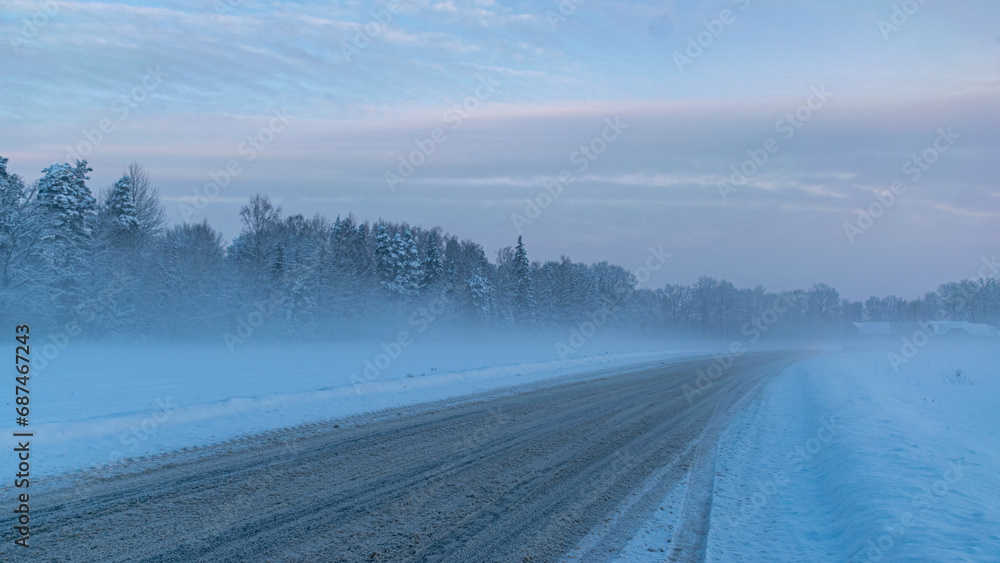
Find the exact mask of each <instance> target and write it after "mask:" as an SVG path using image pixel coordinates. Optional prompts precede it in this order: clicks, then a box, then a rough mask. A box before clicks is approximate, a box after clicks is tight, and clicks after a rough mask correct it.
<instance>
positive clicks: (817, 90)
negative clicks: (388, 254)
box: [0, 0, 1000, 299]
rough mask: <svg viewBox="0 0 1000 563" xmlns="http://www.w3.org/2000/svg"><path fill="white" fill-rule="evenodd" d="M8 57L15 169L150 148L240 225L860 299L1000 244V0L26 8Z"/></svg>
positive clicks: (152, 167)
mask: <svg viewBox="0 0 1000 563" xmlns="http://www.w3.org/2000/svg"><path fill="white" fill-rule="evenodd" d="M0 51H3V56H2V57H0V84H2V88H0V131H2V134H0V156H5V157H8V158H10V164H9V168H10V169H11V170H12V171H14V172H16V173H19V174H21V175H22V176H23V177H25V178H26V179H28V180H33V179H35V178H37V177H38V176H39V174H40V171H41V169H42V168H44V167H45V166H48V165H49V164H52V163H54V162H65V161H68V160H72V159H74V158H78V157H81V158H86V159H88V160H89V162H90V165H91V166H92V167H93V168H94V172H93V174H92V180H91V185H92V187H93V188H94V189H95V190H99V189H101V188H104V187H105V186H107V185H110V183H111V182H113V181H114V180H115V179H116V177H117V176H118V175H120V174H121V172H122V170H123V169H124V168H125V167H126V166H127V165H128V163H130V162H133V161H137V162H139V163H140V164H141V165H142V166H144V167H145V168H146V169H147V170H148V171H149V172H150V174H151V176H152V178H153V180H154V182H155V184H156V186H157V187H158V188H159V189H160V191H161V194H162V196H163V199H164V203H165V204H166V206H167V209H168V212H169V214H170V217H171V219H172V220H173V221H175V222H181V221H184V220H189V221H201V220H202V219H206V218H207V219H208V220H209V221H210V222H211V223H212V224H213V225H214V226H216V227H217V228H219V229H220V230H222V231H223V233H224V234H225V236H226V237H227V239H228V238H232V237H233V236H235V235H236V234H237V233H238V232H239V228H240V227H239V222H238V210H239V207H240V205H242V203H243V202H245V201H246V200H247V199H248V198H249V196H250V195H252V194H253V193H256V192H263V193H266V194H268V195H270V196H271V197H272V198H273V199H275V200H277V201H278V202H279V203H280V205H281V206H282V207H283V208H284V211H285V213H286V214H292V213H302V214H305V215H312V214H314V213H322V214H325V215H327V216H329V217H334V216H336V215H346V214H349V213H353V214H354V215H355V216H356V217H357V218H358V219H361V220H377V219H379V218H385V219H389V220H393V221H406V222H409V223H415V224H420V225H423V226H435V225H439V226H441V227H442V228H443V229H444V230H445V231H447V232H450V233H453V234H457V235H459V236H462V237H467V238H471V239H474V240H476V241H478V242H480V243H482V244H483V245H484V246H485V248H486V250H487V252H488V253H490V254H491V255H492V254H493V253H494V252H495V251H496V250H497V249H498V248H500V247H503V246H507V245H510V244H513V243H514V242H515V241H516V238H517V236H518V234H519V233H520V234H523V235H524V237H525V241H526V244H527V246H528V250H529V255H530V257H531V258H532V259H535V260H546V259H557V258H558V257H559V256H560V255H568V256H570V257H571V258H572V259H574V260H578V261H586V262H592V261H600V260H608V261H612V262H615V263H618V264H621V265H622V266H624V267H626V268H629V269H635V268H638V267H640V266H641V265H642V264H643V261H644V260H645V259H646V257H647V256H648V253H649V248H650V247H655V248H660V247H661V246H662V247H663V249H664V250H665V251H666V252H670V253H672V258H671V259H670V261H669V262H668V264H667V266H666V267H665V268H663V269H662V270H660V271H659V272H657V273H656V276H655V277H654V278H653V279H652V280H651V281H650V283H651V284H653V285H662V284H665V283H690V282H692V281H694V280H695V279H696V278H697V277H698V276H699V275H712V276H716V277H723V278H726V279H729V280H731V281H733V282H734V283H736V284H737V285H738V286H752V285H756V284H758V283H760V284H764V285H765V286H767V287H768V288H770V289H782V288H788V287H803V288H804V287H808V286H810V285H812V284H813V283H816V282H820V281H824V282H827V283H830V284H831V285H833V286H835V287H837V288H839V289H840V290H841V292H842V294H844V296H846V297H850V298H855V299H857V298H863V297H865V296H867V295H870V294H878V295H884V294H888V293H894V294H898V295H902V296H905V297H915V296H916V295H919V294H921V293H922V292H924V291H926V290H929V289H932V288H934V287H936V285H937V284H939V283H941V282H944V281H951V280H957V279H961V278H970V277H975V276H976V275H977V274H978V273H979V272H981V266H982V258H983V257H991V256H993V255H996V254H1000V4H998V3H996V2H995V1H994V0H950V1H949V2H947V3H945V2H939V1H935V0H931V1H926V2H924V3H921V2H919V1H918V0H905V1H898V2H895V3H894V2H892V1H889V0H885V1H883V0H838V1H833V0H829V1H818V0H804V1H801V2H794V3H790V2H778V1H774V0H772V1H765V0H736V1H732V0H715V1H698V0H674V1H670V0H661V1H658V2H652V1H650V2H642V1H636V2H625V1H621V2H613V1H604V0H576V2H574V1H573V0H563V1H562V2H557V1H555V0H533V1H527V0H525V1H501V0H449V1H433V0H414V1H407V0H399V1H398V2H381V1H376V2H318V1H317V2H260V1H256V0H177V1H159V2H142V1H139V0H135V1H130V2H115V1H113V0H109V1H106V2H90V1H73V2H71V1H66V2H46V1H44V0H42V1H36V0H5V2H4V8H3V12H2V14H0ZM102 129H103V130H102ZM227 168H228V169H229V170H228V171H227ZM893 189H895V192H896V193H892V190H893ZM890 194H891V195H890ZM206 195H207V196H210V197H209V198H208V199H207V200H206V199H205V197H204V196H206ZM861 210H865V214H862V213H861V212H860V211H861Z"/></svg>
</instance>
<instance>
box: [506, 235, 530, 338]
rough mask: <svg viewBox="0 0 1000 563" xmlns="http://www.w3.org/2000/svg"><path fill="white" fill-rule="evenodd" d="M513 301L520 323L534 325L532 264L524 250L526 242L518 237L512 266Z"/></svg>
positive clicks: (515, 313) (516, 316)
mask: <svg viewBox="0 0 1000 563" xmlns="http://www.w3.org/2000/svg"><path fill="white" fill-rule="evenodd" d="M510 273H511V278H512V279H511V283H512V287H511V290H512V293H513V295H512V296H511V301H512V303H513V306H514V315H515V318H516V319H517V320H518V321H521V322H526V323H533V322H534V320H535V290H534V287H533V284H532V281H531V264H530V263H529V262H528V253H527V251H526V250H525V249H524V241H523V240H521V237H520V236H518V237H517V246H515V247H514V256H513V261H512V264H511V272H510Z"/></svg>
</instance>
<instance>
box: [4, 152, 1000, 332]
mask: <svg viewBox="0 0 1000 563" xmlns="http://www.w3.org/2000/svg"><path fill="white" fill-rule="evenodd" d="M7 162H8V160H7V159H6V158H2V157H0V321H2V322H3V323H6V324H8V325H9V324H11V323H23V322H26V321H28V322H32V323H35V324H39V325H42V326H43V327H50V328H53V329H55V328H58V327H61V326H67V325H72V326H75V327H77V328H78V329H79V331H80V332H81V333H83V334H86V335H88V336H89V337H93V338H100V337H109V336H110V337H115V336H122V337H134V338H151V339H152V338H164V337H169V338H201V337H204V336H205V335H215V336H218V335H222V334H226V333H228V332H231V331H233V330H235V328H234V327H237V326H238V325H239V324H240V323H244V324H245V322H246V319H247V318H250V319H253V320H254V322H253V323H252V324H253V325H254V330H255V332H256V333H257V334H269V335H275V336H288V337H296V338H320V337H343V338H346V337H352V336H357V335H359V334H361V333H364V332H368V331H374V330H378V329H379V327H382V326H384V325H385V323H398V322H400V321H405V319H407V318H409V317H410V316H411V314H412V313H413V311H417V310H420V308H421V307H424V306H425V305H426V304H427V303H430V302H431V301H435V302H436V304H437V305H438V308H439V309H440V311H438V314H436V315H435V317H434V318H435V321H436V322H443V323H445V324H447V325H452V326H463V327H466V326H479V327H495V328H496V327H512V328H518V329H519V330H520V329H523V328H526V327H535V328H542V329H544V328H549V327H555V328H561V327H569V326H575V325H576V324H577V323H580V322H581V321H584V320H586V319H587V318H592V317H593V316H594V315H602V316H601V318H605V317H606V319H607V321H606V322H607V324H609V325H611V326H616V327H618V328H619V329H629V330H635V331H641V332H643V333H650V332H654V333H657V334H664V335H670V334H678V335H680V334H683V335H691V336H699V337H731V336H739V335H741V334H742V335H743V336H747V335H748V334H750V333H756V334H760V335H765V334H766V335H767V336H802V335H804V334H810V335H837V334H845V333H846V332H847V331H848V330H849V323H850V322H852V321H888V322H917V321H921V320H928V319H937V320H943V319H947V320H969V321H972V322H986V323H992V324H1000V287H998V283H997V279H996V276H995V275H987V276H983V277H980V278H978V279H975V280H964V281H961V282H955V283H948V284H944V285H942V286H940V287H939V288H938V289H937V290H934V291H930V292H928V293H927V294H926V295H924V296H923V297H921V298H918V299H915V300H906V299H901V298H898V297H894V296H889V297H884V298H879V297H871V298H869V299H867V300H865V301H863V302H860V301H850V300H846V299H843V298H841V297H840V294H839V293H838V292H837V290H836V289H834V288H832V287H830V286H829V285H826V284H823V283H819V284H816V285H814V286H813V287H811V288H809V289H808V290H803V289H797V290H782V291H769V290H767V289H765V288H764V287H763V286H757V287H754V288H736V287H735V286H734V285H733V284H732V283H730V282H728V281H725V280H718V279H715V278H711V277H701V278H699V279H698V280H697V281H696V282H695V283H693V284H691V285H678V284H670V285H666V286H664V287H660V288H653V289H650V288H638V287H637V280H636V278H635V276H634V275H633V274H632V273H631V272H629V271H628V270H626V269H624V268H622V267H621V266H617V265H614V264H609V263H607V262H600V263H596V264H582V263H579V262H573V261H572V260H570V259H569V258H566V257H563V258H562V259H560V260H555V261H546V262H538V261H534V262H533V261H530V260H529V258H528V252H527V250H526V247H525V244H524V241H523V240H522V239H521V238H520V237H518V239H517V241H516V244H513V245H512V246H509V247H506V248H503V249H501V250H499V251H498V252H497V253H496V256H494V257H493V260H490V258H489V257H488V256H487V255H486V253H485V251H484V250H483V247H482V246H481V245H479V244H477V243H475V242H474V241H471V240H462V239H459V238H458V237H456V236H453V235H450V234H447V233H445V232H443V231H442V230H441V229H440V228H439V227H435V228H432V229H427V228H423V227H420V226H415V225H408V224H406V223H394V222H390V221H382V220H379V221H377V222H374V223H369V222H367V221H366V222H359V221H358V220H356V219H355V218H354V217H352V216H351V215H347V216H344V217H336V218H335V219H333V220H330V219H328V218H326V217H323V216H320V215H316V216H314V217H312V218H306V217H304V216H303V215H289V216H284V215H283V213H282V210H281V208H280V207H278V206H276V205H275V204H274V203H273V202H272V201H271V200H270V199H269V198H268V197H267V196H265V195H260V194H258V195H254V196H253V197H251V198H250V200H249V202H248V203H247V204H246V205H245V206H243V208H242V209H241V210H240V219H241V223H242V230H241V232H240V233H239V235H238V236H236V237H235V238H234V239H233V240H232V242H231V243H229V244H228V245H227V244H225V242H224V239H223V237H222V235H221V234H220V233H219V232H218V231H216V230H215V229H213V228H212V227H211V225H209V224H208V222H207V221H203V222H201V223H194V224H191V223H184V224H181V225H172V226H171V225H169V224H168V221H167V218H166V213H165V211H164V208H163V206H162V204H161V202H160V199H159V195H158V193H157V190H156V189H155V188H154V187H153V185H152V183H151V180H150V178H149V176H148V174H147V173H146V172H145V171H144V170H143V169H142V168H141V167H140V166H139V165H137V164H132V165H130V166H129V167H128V169H127V170H126V171H125V172H124V173H123V175H122V176H121V178H120V179H119V180H118V181H116V182H115V183H114V184H112V185H111V186H109V187H107V188H105V189H103V190H101V191H100V192H99V193H97V194H96V195H95V194H94V193H93V192H92V191H91V188H90V187H89V186H88V181H89V179H90V177H89V173H90V172H91V169H90V167H89V166H88V165H87V162H86V161H77V162H76V163H75V164H68V163H64V164H53V165H52V166H49V167H47V168H45V169H44V170H42V171H41V174H42V175H41V177H40V178H38V179H37V180H34V181H32V182H26V181H24V180H23V179H22V178H21V177H19V176H18V175H16V174H10V173H8V171H7ZM512 242H513V241H512ZM994 274H995V272H994ZM776 303H780V307H779V306H777V305H776Z"/></svg>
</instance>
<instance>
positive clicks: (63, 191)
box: [38, 160, 97, 242]
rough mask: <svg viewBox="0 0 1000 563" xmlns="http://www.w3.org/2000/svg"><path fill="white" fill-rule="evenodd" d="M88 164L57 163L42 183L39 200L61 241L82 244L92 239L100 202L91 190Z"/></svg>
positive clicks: (80, 162)
mask: <svg viewBox="0 0 1000 563" xmlns="http://www.w3.org/2000/svg"><path fill="white" fill-rule="evenodd" d="M91 171H92V169H91V168H90V167H89V166H87V161H86V160H83V161H80V160H78V161H76V166H70V165H69V164H53V165H52V166H49V167H48V168H46V169H45V170H42V172H43V173H44V174H45V175H44V176H42V178H41V180H39V181H38V201H39V204H40V205H41V207H42V209H43V211H44V212H45V213H46V214H47V215H48V219H49V220H50V221H51V222H52V225H53V227H54V228H55V236H56V238H57V239H61V240H65V241H73V242H79V241H80V240H82V239H86V238H87V237H89V236H90V232H91V227H92V221H93V216H94V212H95V210H96V208H97V201H96V200H95V199H94V196H93V194H91V192H90V188H88V187H87V183H86V182H87V180H89V179H90V177H89V176H87V173H88V172H91Z"/></svg>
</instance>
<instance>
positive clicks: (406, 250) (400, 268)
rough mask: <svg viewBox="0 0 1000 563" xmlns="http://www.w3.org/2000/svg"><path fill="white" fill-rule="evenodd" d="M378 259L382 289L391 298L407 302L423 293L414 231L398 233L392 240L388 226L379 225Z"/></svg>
mask: <svg viewBox="0 0 1000 563" xmlns="http://www.w3.org/2000/svg"><path fill="white" fill-rule="evenodd" d="M375 240H376V246H375V257H376V260H377V269H378V272H379V279H380V281H381V284H382V287H384V288H385V289H386V290H388V291H389V293H390V294H391V295H394V296H396V297H400V298H403V299H406V298H410V297H413V296H415V295H416V294H417V292H418V291H419V290H420V280H421V267H420V255H419V253H418V252H417V245H416V243H415V242H414V240H413V234H412V233H411V232H410V229H405V230H404V231H403V233H402V234H400V233H399V232H397V233H396V234H395V235H393V237H392V238H391V239H390V238H389V234H388V231H387V229H386V228H385V226H384V225H379V231H378V235H377V236H376V237H375Z"/></svg>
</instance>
